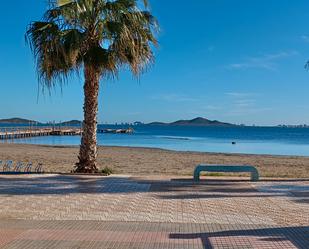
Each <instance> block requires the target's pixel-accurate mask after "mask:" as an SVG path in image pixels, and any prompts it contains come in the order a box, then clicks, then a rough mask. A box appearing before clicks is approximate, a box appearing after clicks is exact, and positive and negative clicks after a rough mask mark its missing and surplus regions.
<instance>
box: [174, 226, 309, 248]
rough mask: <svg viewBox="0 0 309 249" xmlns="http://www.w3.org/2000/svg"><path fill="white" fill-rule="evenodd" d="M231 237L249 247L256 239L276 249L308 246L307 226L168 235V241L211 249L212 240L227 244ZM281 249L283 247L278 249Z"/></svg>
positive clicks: (308, 232)
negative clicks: (193, 242) (287, 245)
mask: <svg viewBox="0 0 309 249" xmlns="http://www.w3.org/2000/svg"><path fill="white" fill-rule="evenodd" d="M233 237H244V238H243V240H244V241H243V243H245V241H247V242H248V245H250V239H252V237H256V238H257V239H258V241H261V242H262V243H261V244H263V245H265V243H263V242H271V243H272V244H276V243H278V244H277V246H278V248H279V247H280V246H282V243H283V242H290V243H291V244H293V245H294V246H295V247H296V248H298V249H308V245H309V226H304V227H280V228H261V229H248V230H227V231H220V232H209V233H191V234H190V233H187V234H184V233H172V234H170V235H169V238H170V239H181V240H183V239H185V240H190V239H200V240H201V242H202V245H203V248H205V249H212V248H214V245H213V243H212V241H211V240H212V238H216V239H219V240H220V238H221V240H220V241H221V242H222V240H223V241H224V240H227V243H228V242H230V241H232V240H233ZM280 248H283V247H280Z"/></svg>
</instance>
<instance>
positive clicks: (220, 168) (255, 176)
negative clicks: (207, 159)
mask: <svg viewBox="0 0 309 249" xmlns="http://www.w3.org/2000/svg"><path fill="white" fill-rule="evenodd" d="M202 171H205V172H224V173H227V172H232V173H244V172H248V173H251V181H253V182H256V181H258V180H259V172H258V170H257V169H256V168H255V167H253V166H248V165H246V166H232V165H198V166H197V167H196V168H195V170H194V181H199V180H200V174H201V172H202Z"/></svg>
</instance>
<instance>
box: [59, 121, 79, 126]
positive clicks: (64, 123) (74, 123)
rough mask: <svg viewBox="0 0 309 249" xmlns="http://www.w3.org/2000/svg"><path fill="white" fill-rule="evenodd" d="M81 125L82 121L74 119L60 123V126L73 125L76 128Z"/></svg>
mask: <svg viewBox="0 0 309 249" xmlns="http://www.w3.org/2000/svg"><path fill="white" fill-rule="evenodd" d="M81 124H82V121H80V120H75V119H74V120H70V121H66V122H62V123H59V124H58V125H67V126H70V125H73V126H76V125H81Z"/></svg>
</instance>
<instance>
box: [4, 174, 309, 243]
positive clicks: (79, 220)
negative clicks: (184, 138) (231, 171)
mask: <svg viewBox="0 0 309 249" xmlns="http://www.w3.org/2000/svg"><path fill="white" fill-rule="evenodd" d="M227 179H229V180H227ZM227 179H225V180H215V179H210V180H207V181H202V182H201V183H199V184H196V183H194V182H192V181H191V180H186V179H169V178H163V177H161V178H158V177H157V178H155V177H152V178H151V177H148V178H141V177H140V178H134V177H130V176H112V177H90V176H64V175H43V176H0V248H25V249H26V248H115V249H116V248H173V249H178V248H181V249H182V248H187V249H189V248H190V249H191V248H193V249H195V248H203V249H204V248H218V249H219V248H220V249H223V248H257V249H259V248H265V249H266V248H267V249H268V248H301V249H305V248H306V249H308V248H309V182H306V181H271V182H270V181H261V182H258V183H250V182H247V181H239V180H231V178H227Z"/></svg>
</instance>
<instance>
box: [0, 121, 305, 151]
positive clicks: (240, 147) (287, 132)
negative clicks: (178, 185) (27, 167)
mask: <svg viewBox="0 0 309 249" xmlns="http://www.w3.org/2000/svg"><path fill="white" fill-rule="evenodd" d="M6 126H7V125H6ZM101 127H105V126H101ZM108 128H119V126H117V127H115V126H108ZM134 130H135V133H134V134H132V135H127V134H98V143H99V145H108V146H132V147H151V148H162V149H170V150H179V151H199V152H223V153H246V154H271V155H298V156H309V129H307V128H297V129H293V128H279V127H163V126H135V127H134ZM233 141H235V142H236V143H237V144H236V145H232V142H233ZM2 142H4V141H2ZM7 142H10V143H11V142H12V141H7ZM13 142H14V143H26V144H46V145H79V143H80V137H79V136H74V137H71V136H62V137H58V136H49V137H34V138H28V139H18V140H14V141H13Z"/></svg>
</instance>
